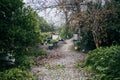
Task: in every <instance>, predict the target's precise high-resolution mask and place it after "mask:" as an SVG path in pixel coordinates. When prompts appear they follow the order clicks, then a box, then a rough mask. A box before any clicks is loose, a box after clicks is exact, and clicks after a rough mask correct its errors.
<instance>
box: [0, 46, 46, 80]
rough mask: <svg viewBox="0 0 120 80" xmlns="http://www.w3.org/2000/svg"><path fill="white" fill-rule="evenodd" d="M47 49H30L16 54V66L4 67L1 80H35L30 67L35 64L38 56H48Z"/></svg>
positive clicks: (0, 75)
mask: <svg viewBox="0 0 120 80" xmlns="http://www.w3.org/2000/svg"><path fill="white" fill-rule="evenodd" d="M46 55H47V53H46V51H44V50H42V49H35V48H34V49H33V48H32V49H29V51H23V52H18V54H16V55H15V59H16V63H15V66H13V67H12V68H10V67H9V66H8V68H9V69H8V68H7V69H6V68H3V70H2V71H0V80H35V78H34V77H33V75H32V73H31V72H30V68H31V67H32V66H33V65H34V64H35V59H36V58H37V57H38V56H46Z"/></svg>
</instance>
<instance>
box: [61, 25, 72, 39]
mask: <svg viewBox="0 0 120 80" xmlns="http://www.w3.org/2000/svg"><path fill="white" fill-rule="evenodd" d="M73 33H74V31H73V29H72V27H69V28H67V27H66V26H63V27H62V30H61V33H60V36H61V37H62V38H63V39H69V38H71V37H72V36H73Z"/></svg>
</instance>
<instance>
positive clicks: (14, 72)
mask: <svg viewBox="0 0 120 80" xmlns="http://www.w3.org/2000/svg"><path fill="white" fill-rule="evenodd" d="M0 80H35V78H34V77H33V75H32V74H31V73H30V72H29V71H27V70H21V69H18V68H13V69H10V70H6V71H4V72H0Z"/></svg>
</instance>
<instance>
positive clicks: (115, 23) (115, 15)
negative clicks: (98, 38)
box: [106, 0, 120, 45]
mask: <svg viewBox="0 0 120 80" xmlns="http://www.w3.org/2000/svg"><path fill="white" fill-rule="evenodd" d="M111 5H114V11H113V12H112V13H109V14H107V16H106V18H107V19H106V23H107V24H106V27H107V33H108V39H109V40H108V43H109V44H110V45H111V44H114V45H115V44H120V2H119V1H114V0H113V3H112V4H110V5H106V8H110V6H111Z"/></svg>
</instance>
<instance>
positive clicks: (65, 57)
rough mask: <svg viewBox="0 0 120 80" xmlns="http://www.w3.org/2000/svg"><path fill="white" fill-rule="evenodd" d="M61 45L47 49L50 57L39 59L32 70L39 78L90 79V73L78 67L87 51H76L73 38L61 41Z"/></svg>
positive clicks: (46, 79) (49, 79) (41, 79)
mask: <svg viewBox="0 0 120 80" xmlns="http://www.w3.org/2000/svg"><path fill="white" fill-rule="evenodd" d="M58 45H59V47H58V48H56V49H53V50H47V49H46V50H47V52H48V54H49V55H48V57H46V58H43V59H42V60H41V59H40V60H39V58H38V59H37V66H34V67H32V69H31V71H32V73H33V75H34V76H35V77H36V78H37V80H90V73H88V72H87V71H85V70H84V69H83V68H79V69H78V68H76V64H77V63H78V62H82V61H84V60H85V58H86V56H87V55H86V54H85V53H81V52H77V51H74V49H73V41H72V39H69V40H66V41H65V42H59V44H58Z"/></svg>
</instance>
